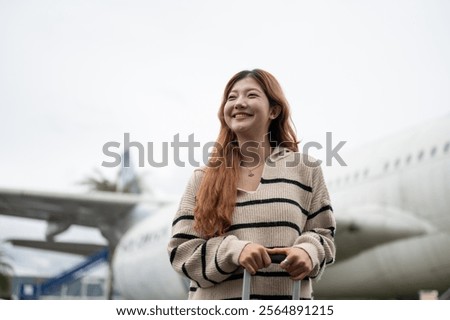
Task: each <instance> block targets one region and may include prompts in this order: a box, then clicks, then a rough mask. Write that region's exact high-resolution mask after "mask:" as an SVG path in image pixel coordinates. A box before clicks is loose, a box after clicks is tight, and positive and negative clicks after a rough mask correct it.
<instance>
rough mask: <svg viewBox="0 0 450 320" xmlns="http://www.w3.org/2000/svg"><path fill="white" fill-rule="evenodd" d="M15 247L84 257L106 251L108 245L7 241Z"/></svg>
mask: <svg viewBox="0 0 450 320" xmlns="http://www.w3.org/2000/svg"><path fill="white" fill-rule="evenodd" d="M5 242H9V243H11V244H12V245H14V246H20V247H26V248H33V249H41V250H49V251H53V252H62V253H71V254H78V255H83V256H90V255H93V254H95V253H97V252H99V251H100V250H103V249H105V247H106V245H98V244H89V243H74V242H49V241H39V240H19V239H9V240H5Z"/></svg>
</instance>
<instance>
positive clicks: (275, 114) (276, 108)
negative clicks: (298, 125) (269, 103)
mask: <svg viewBox="0 0 450 320" xmlns="http://www.w3.org/2000/svg"><path fill="white" fill-rule="evenodd" d="M280 113H281V107H280V106H279V105H275V106H273V107H271V108H270V113H269V116H270V119H272V120H273V119H276V118H277V117H278V116H279V115H280Z"/></svg>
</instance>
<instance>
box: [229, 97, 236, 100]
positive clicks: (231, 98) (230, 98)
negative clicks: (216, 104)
mask: <svg viewBox="0 0 450 320" xmlns="http://www.w3.org/2000/svg"><path fill="white" fill-rule="evenodd" d="M234 99H236V96H228V101H230V100H234Z"/></svg>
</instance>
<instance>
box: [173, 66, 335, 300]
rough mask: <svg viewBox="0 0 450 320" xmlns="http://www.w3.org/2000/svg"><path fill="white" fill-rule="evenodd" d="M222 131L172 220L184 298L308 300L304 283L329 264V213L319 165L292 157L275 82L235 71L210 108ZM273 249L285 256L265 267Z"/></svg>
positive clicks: (292, 141) (294, 148)
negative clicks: (296, 283)
mask: <svg viewBox="0 0 450 320" xmlns="http://www.w3.org/2000/svg"><path fill="white" fill-rule="evenodd" d="M218 116H219V119H220V124H221V128H220V133H219V136H218V138H217V141H216V147H215V151H214V152H213V154H212V157H211V159H210V161H209V163H208V165H207V166H206V167H205V168H199V169H196V170H194V173H193V175H192V177H191V179H190V181H189V183H188V185H187V187H186V190H185V193H184V195H183V197H182V199H181V202H180V206H179V209H178V211H177V213H176V215H175V218H174V220H173V227H172V238H171V240H170V242H169V245H168V251H169V255H170V262H171V264H172V266H173V268H174V269H175V270H176V271H178V272H180V273H181V274H183V275H185V276H186V277H188V278H189V279H190V280H191V282H190V283H191V285H190V292H189V298H190V299H241V292H242V277H243V276H242V275H243V268H245V269H247V270H248V271H249V272H250V273H251V274H252V275H253V277H252V286H251V295H250V298H252V299H291V294H292V280H298V279H302V286H301V288H302V289H301V293H300V297H301V298H303V299H310V298H311V297H312V284H311V279H314V278H318V277H319V276H320V275H321V273H322V272H323V270H324V269H325V267H326V265H328V264H331V263H333V262H334V257H335V246H334V232H335V226H336V224H335V219H334V216H333V212H332V208H331V205H330V200H329V196H328V191H327V188H326V186H325V183H324V179H323V175H322V171H321V168H320V166H319V165H318V162H317V161H315V160H314V159H312V158H311V157H308V156H305V155H302V154H300V153H298V141H297V138H296V135H295V132H294V130H293V128H292V124H291V118H290V111H289V106H288V103H287V101H286V98H285V96H284V94H283V91H282V89H281V87H280V85H279V83H278V81H277V80H276V79H275V78H274V77H273V76H272V75H271V74H270V73H268V72H266V71H263V70H260V69H255V70H252V71H248V70H245V71H241V72H239V73H237V74H236V75H234V76H233V77H232V78H231V79H230V80H229V82H228V84H227V85H226V87H225V90H224V95H223V100H222V104H221V106H220V109H219V113H218ZM271 254H284V255H286V259H285V260H284V261H283V262H282V263H281V264H271V262H270V255H271Z"/></svg>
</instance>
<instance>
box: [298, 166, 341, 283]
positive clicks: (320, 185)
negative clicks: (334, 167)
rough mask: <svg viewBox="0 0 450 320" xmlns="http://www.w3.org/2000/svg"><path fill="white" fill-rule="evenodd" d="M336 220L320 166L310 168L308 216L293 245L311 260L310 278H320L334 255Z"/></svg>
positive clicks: (332, 260)
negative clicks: (310, 193) (310, 191)
mask: <svg viewBox="0 0 450 320" xmlns="http://www.w3.org/2000/svg"><path fill="white" fill-rule="evenodd" d="M335 231H336V220H335V218H334V214H333V208H332V207H331V202H330V197H329V194H328V190H327V187H326V185H325V181H324V178H323V173H322V169H321V167H320V166H317V167H314V168H313V169H312V198H311V204H310V208H309V214H308V218H307V220H306V224H305V227H304V230H303V232H302V234H301V236H300V237H299V238H298V239H297V241H296V242H295V244H294V246H295V247H298V248H302V249H304V250H305V251H306V252H307V253H308V254H309V256H310V257H311V260H312V262H313V270H312V271H311V273H310V277H311V278H320V276H321V275H322V273H323V271H324V269H325V267H326V266H327V265H329V264H332V263H333V262H334V259H335V255H336V247H335V244H334V236H335Z"/></svg>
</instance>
